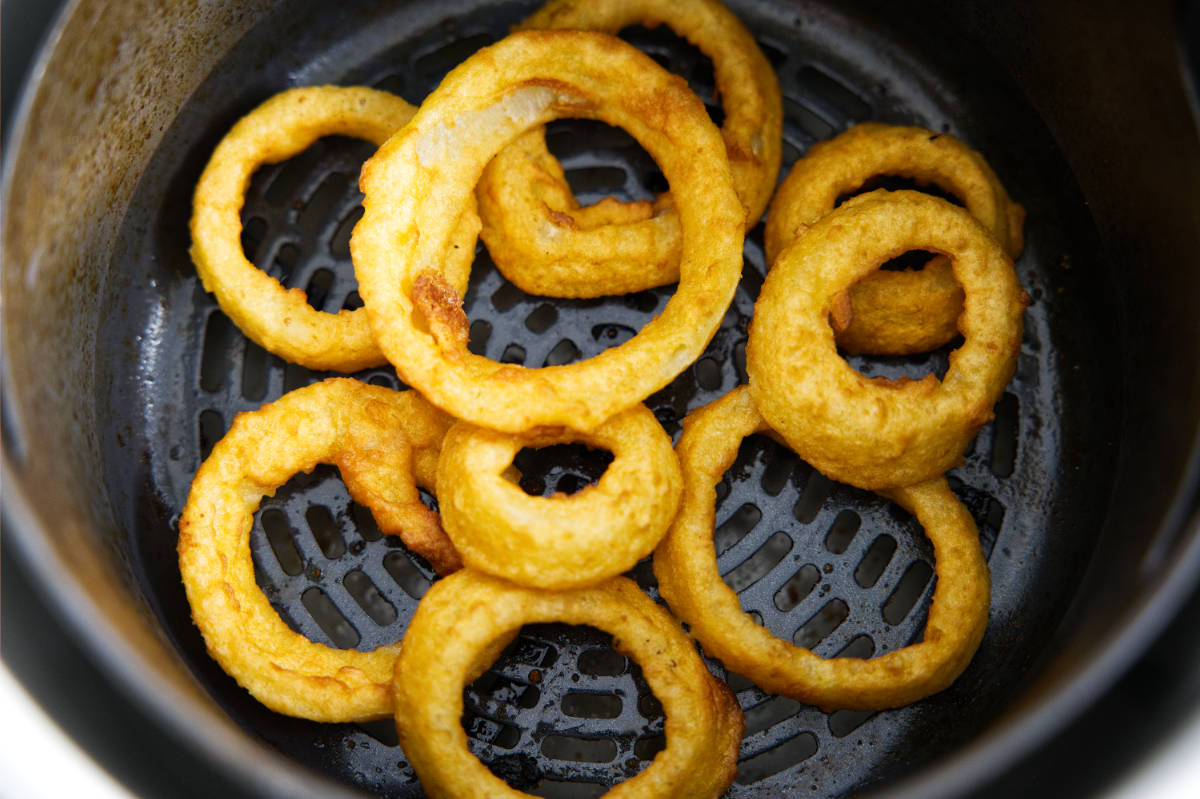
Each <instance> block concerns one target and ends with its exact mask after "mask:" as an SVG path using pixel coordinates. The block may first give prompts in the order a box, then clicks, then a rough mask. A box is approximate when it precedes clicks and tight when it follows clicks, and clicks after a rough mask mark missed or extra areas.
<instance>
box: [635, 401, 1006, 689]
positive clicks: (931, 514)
mask: <svg viewBox="0 0 1200 799" xmlns="http://www.w3.org/2000/svg"><path fill="white" fill-rule="evenodd" d="M683 425H684V428H683V435H682V436H681V437H680V439H679V444H678V447H677V449H678V451H679V457H680V461H681V462H682V464H683V473H684V498H683V504H682V506H681V508H680V511H679V516H678V517H677V518H676V520H675V523H674V524H673V525H671V530H670V532H668V533H667V537H666V538H664V539H663V542H662V543H661V544H660V545H659V547H658V549H657V550H655V552H654V575H655V577H657V578H658V589H659V592H660V593H661V594H662V596H663V598H664V599H665V600H666V601H667V604H668V605H669V606H670V608H671V610H672V612H674V613H675V615H676V616H678V617H679V618H680V619H681V620H682V621H684V622H686V623H687V625H688V627H689V630H690V632H691V634H692V636H694V637H695V638H696V640H698V641H699V642H700V643H701V645H702V646H703V647H704V651H705V652H707V653H708V654H710V655H712V656H714V657H716V658H719V659H720V660H721V661H722V662H723V663H724V664H725V666H726V668H728V669H730V670H731V671H735V672H737V673H738V674H742V675H744V676H746V677H747V678H749V679H751V680H753V681H754V682H755V683H756V684H758V686H759V687H760V688H762V689H763V690H765V691H769V692H771V693H777V694H782V695H784V696H789V697H792V698H793V699H796V700H798V701H801V702H804V703H806V704H812V705H816V706H818V707H820V708H822V709H823V710H835V709H839V708H849V709H854V710H881V709H883V708H888V707H899V706H900V705H905V704H908V703H910V702H915V701H917V700H918V699H921V698H923V697H925V696H929V695H930V694H933V693H936V692H938V691H941V690H942V689H944V688H946V687H947V686H948V685H950V683H952V682H953V681H954V680H955V679H956V678H957V677H958V675H959V674H961V673H962V671H963V669H965V668H966V666H967V664H968V663H969V662H970V660H971V658H972V656H973V655H974V654H975V650H976V649H977V648H978V647H979V642H980V640H981V639H982V637H983V632H984V628H985V627H986V626H987V618H988V603H989V593H990V579H989V577H988V568H987V563H986V562H985V561H984V558H983V552H982V549H981V548H980V545H979V533H978V531H977V530H976V527H975V522H974V521H973V520H972V519H971V515H970V513H968V512H967V510H966V508H964V507H963V505H962V503H960V502H959V501H958V499H957V498H955V496H954V494H953V493H951V491H950V489H949V487H948V486H947V484H946V481H945V479H944V478H940V477H939V478H937V479H934V480H930V481H928V482H926V483H922V484H920V485H915V486H910V487H907V488H901V489H896V490H894V491H891V492H888V493H887V496H888V497H889V498H891V499H892V500H894V501H895V502H897V503H898V504H900V505H901V506H902V507H904V508H905V509H907V510H908V511H910V512H911V513H913V514H914V515H915V516H916V517H917V521H918V522H920V524H921V526H922V527H924V528H925V534H926V535H927V536H928V537H929V540H930V541H931V542H933V551H934V558H935V561H936V568H937V586H936V588H935V589H934V594H933V604H932V605H931V607H930V609H929V618H928V621H927V622H926V624H925V633H924V638H923V640H922V641H921V642H919V643H915V644H911V645H909V646H907V647H904V648H903V649H899V650H896V651H894V652H889V653H888V654H885V655H881V656H879V657H876V658H873V659H870V660H863V659H859V658H845V657H843V658H829V659H824V658H821V657H818V656H817V655H815V654H813V653H812V652H811V651H809V650H807V649H804V648H801V647H798V646H796V645H795V644H793V643H791V642H790V641H786V640H783V639H780V638H776V637H775V636H774V635H772V634H771V632H770V631H769V630H767V629H766V628H764V627H763V626H761V625H760V624H757V623H755V621H754V620H753V619H752V618H751V617H750V616H749V615H747V614H746V613H745V612H743V610H742V607H741V605H740V604H739V602H738V596H737V594H736V593H734V592H733V590H732V589H730V588H729V586H727V585H726V584H725V583H724V581H722V579H721V575H720V574H719V573H718V571H717V560H716V553H715V551H714V548H713V525H714V518H715V510H714V505H715V503H716V486H717V484H718V483H719V482H721V478H722V476H723V475H724V474H725V472H726V471H727V470H728V469H729V468H730V466H732V464H733V462H734V459H735V458H736V457H737V453H738V447H739V445H740V444H741V442H742V439H743V438H745V437H746V436H749V435H752V434H754V433H770V432H771V430H770V428H769V427H768V426H767V424H766V422H765V420H764V419H763V418H762V416H761V415H760V414H759V412H758V410H757V408H756V407H755V406H754V403H753V401H752V400H751V398H750V395H749V392H747V391H746V390H745V388H737V389H734V390H733V391H732V392H730V393H729V394H727V395H725V396H724V397H722V398H721V399H719V400H717V401H716V402H713V403H711V404H710V405H707V406H705V407H703V408H700V409H698V410H696V411H693V412H692V413H691V414H689V415H688V417H687V418H686V419H685V420H684V423H683Z"/></svg>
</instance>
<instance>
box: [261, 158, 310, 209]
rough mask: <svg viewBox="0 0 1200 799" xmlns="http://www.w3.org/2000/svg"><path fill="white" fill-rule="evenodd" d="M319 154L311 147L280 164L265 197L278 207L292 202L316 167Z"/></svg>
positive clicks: (264, 194)
mask: <svg viewBox="0 0 1200 799" xmlns="http://www.w3.org/2000/svg"><path fill="white" fill-rule="evenodd" d="M318 155H319V154H318V152H317V150H316V149H314V148H311V147H310V148H307V149H305V150H303V151H302V152H299V153H297V154H296V155H294V156H292V157H291V158H289V159H287V160H286V161H284V162H283V163H282V164H280V165H279V167H278V168H277V169H276V171H275V176H274V177H273V178H271V179H270V181H271V182H270V184H269V185H268V186H267V190H266V191H265V192H264V193H263V198H264V199H265V200H266V201H267V202H268V203H270V204H271V205H273V206H275V207H276V208H283V207H284V206H286V205H289V204H291V202H292V198H293V197H294V196H295V195H296V192H297V191H299V190H300V186H301V185H303V183H304V181H305V180H306V179H307V178H308V176H309V175H311V174H312V171H313V169H315V168H316V161H317V158H318Z"/></svg>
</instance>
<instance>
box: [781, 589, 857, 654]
mask: <svg viewBox="0 0 1200 799" xmlns="http://www.w3.org/2000/svg"><path fill="white" fill-rule="evenodd" d="M849 616H850V607H849V606H848V605H847V604H846V603H845V602H843V601H842V600H840V599H832V600H830V601H829V602H828V603H827V604H826V605H825V607H823V608H821V609H820V610H818V611H817V612H816V614H814V615H813V617H812V618H811V619H809V620H808V621H807V622H805V623H804V626H803V627H801V628H800V629H799V630H796V634H795V635H793V636H792V640H793V641H795V642H796V646H799V647H803V648H805V649H815V648H816V646H817V644H819V643H821V642H822V641H824V640H825V639H826V638H828V637H829V635H830V633H832V632H833V631H834V630H836V629H837V628H838V627H841V626H842V622H844V621H845V620H846V619H847V618H848V617H849Z"/></svg>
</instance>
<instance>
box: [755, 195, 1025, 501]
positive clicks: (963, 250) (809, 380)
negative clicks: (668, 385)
mask: <svg viewBox="0 0 1200 799" xmlns="http://www.w3.org/2000/svg"><path fill="white" fill-rule="evenodd" d="M914 249H924V250H932V251H934V252H940V253H943V254H945V255H948V256H950V259H951V266H952V268H953V270H954V276H955V278H956V279H957V280H958V282H959V283H960V284H961V285H962V286H963V289H964V291H965V293H966V300H965V302H964V304H963V313H962V316H961V317H960V319H959V328H960V329H961V330H962V333H963V336H964V338H965V341H964V343H963V344H962V346H961V347H959V348H958V349H956V350H955V351H954V352H952V353H951V354H950V364H949V368H948V369H947V371H946V375H945V378H944V379H943V380H941V381H940V382H939V381H938V380H937V378H936V377H934V376H933V375H927V376H926V377H925V378H924V379H923V380H898V381H890V380H885V379H881V378H874V379H872V378H868V377H864V376H863V375H862V374H860V373H859V372H857V371H855V370H854V369H853V368H851V366H850V365H849V364H848V363H846V361H845V360H843V359H842V358H841V356H839V355H838V352H837V347H836V345H835V343H834V334H833V330H832V329H831V328H830V322H829V317H830V315H831V314H832V313H834V312H835V310H836V307H837V305H838V303H839V301H840V300H841V299H844V297H845V292H846V290H847V289H848V288H850V286H851V285H852V284H853V283H854V282H855V281H857V280H858V279H860V278H861V277H863V276H864V275H866V274H869V273H870V272H871V271H872V270H874V269H875V268H876V267H878V266H879V264H881V263H883V262H884V261H887V260H888V259H889V258H894V257H895V256H896V255H899V254H901V253H904V252H907V251H909V250H914ZM1028 302H1029V297H1028V295H1026V294H1025V293H1024V292H1023V291H1022V290H1021V286H1020V284H1019V283H1018V282H1017V276H1016V273H1015V271H1014V269H1013V265H1012V261H1011V260H1010V259H1009V257H1008V256H1007V255H1006V254H1005V253H1004V251H1003V250H1002V249H1001V248H1000V246H999V245H998V244H997V243H996V240H995V239H994V238H992V236H991V234H990V233H988V232H987V230H986V229H984V227H983V226H982V225H981V224H980V223H979V222H978V221H977V220H976V219H975V218H974V217H972V216H971V215H970V214H968V213H967V212H966V211H964V210H962V209H961V208H959V207H957V206H955V205H952V204H951V203H948V202H946V201H945V200H941V199H939V198H937V197H933V196H931V195H928V194H923V193H921V192H916V191H896V192H888V191H883V190H879V191H874V192H871V193H869V194H863V195H859V196H858V197H855V198H853V199H851V200H848V201H847V202H846V203H844V204H843V205H842V206H841V207H839V208H838V209H837V210H836V211H834V212H833V213H831V214H828V215H826V216H825V217H823V218H821V219H820V220H819V221H817V222H816V224H814V225H813V226H812V227H811V228H810V229H809V230H808V232H807V233H805V234H804V235H803V236H802V237H800V239H799V240H798V241H796V243H794V244H793V245H791V246H790V247H788V248H787V249H786V250H784V251H783V253H782V254H781V255H780V256H779V258H778V259H777V260H776V261H775V264H774V266H772V268H771V270H770V271H769V272H768V273H767V278H766V280H765V281H764V283H763V287H762V291H761V292H760V294H759V297H758V301H757V302H756V303H755V306H754V318H753V319H752V320H751V322H750V333H749V337H748V339H747V342H746V371H747V373H748V374H749V377H750V394H751V395H752V396H753V397H754V401H755V402H756V403H757V404H758V407H759V410H761V411H762V414H763V416H764V417H766V419H767V421H768V423H770V425H771V427H773V428H774V429H775V430H777V431H778V432H779V433H780V435H782V436H783V437H784V439H786V441H787V443H788V445H789V446H790V447H791V448H792V449H794V450H795V451H796V452H797V453H798V454H799V455H800V457H801V458H803V459H804V460H806V461H808V462H809V463H810V464H812V465H813V467H815V468H816V469H818V470H820V471H821V472H822V473H824V474H825V475H827V476H828V477H830V478H831V479H834V480H838V481H841V482H843V483H849V484H851V485H854V486H858V487H859V488H868V489H882V488H894V487H897V486H904V485H912V484H914V483H919V482H923V481H925V480H928V479H930V478H933V477H936V476H938V475H940V474H942V473H943V472H945V471H946V470H947V469H950V468H951V467H953V466H956V465H958V464H959V463H960V462H961V461H962V453H963V451H964V450H965V449H966V446H967V444H968V443H969V442H970V440H971V439H972V438H973V437H974V435H975V434H976V433H977V432H978V431H979V428H980V427H982V426H983V425H984V424H985V423H986V422H988V421H989V420H990V419H991V418H992V416H993V413H992V408H993V406H994V405H995V403H996V401H997V400H998V399H999V398H1000V394H1001V392H1002V391H1003V390H1004V386H1005V385H1006V384H1007V383H1008V381H1009V379H1010V378H1011V377H1012V375H1013V371H1014V369H1015V368H1016V363H1017V355H1018V353H1019V351H1020V346H1021V314H1022V312H1023V311H1024V309H1025V306H1026V305H1027V304H1028Z"/></svg>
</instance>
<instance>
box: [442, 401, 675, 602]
mask: <svg viewBox="0 0 1200 799" xmlns="http://www.w3.org/2000/svg"><path fill="white" fill-rule="evenodd" d="M571 442H582V443H584V444H587V445H588V446H590V447H595V448H598V449H605V450H608V451H609V452H611V453H612V454H613V461H612V463H611V464H609V467H608V468H607V469H606V470H605V472H604V474H603V475H602V476H601V477H600V480H599V482H598V483H597V484H596V485H594V486H587V487H586V488H584V489H583V490H582V491H579V492H578V493H575V494H570V495H568V494H555V495H554V496H551V497H534V496H530V495H528V494H526V493H525V492H524V491H523V490H522V489H521V487H520V486H518V485H517V484H516V483H514V482H513V481H511V480H509V479H506V478H505V476H504V475H505V472H506V471H507V470H508V469H509V468H510V467H511V466H512V462H513V458H514V457H515V456H516V454H517V453H518V452H520V450H521V449H522V448H523V447H534V448H538V447H548V446H551V445H553V444H565V443H571ZM437 482H438V485H439V486H441V487H442V489H441V491H440V492H439V493H438V507H439V508H440V510H441V514H442V523H443V524H444V525H445V528H446V533H447V534H448V535H449V536H450V540H451V541H453V542H454V546H455V547H456V548H457V549H458V551H459V552H460V553H462V558H463V563H465V564H466V565H467V566H468V567H470V568H473V569H479V570H480V571H485V572H487V573H489V574H494V575H497V576H499V577H504V578H505V579H508V580H511V581H513V582H514V583H517V584H518V585H525V586H529V587H532V588H553V589H562V588H581V587H585V586H589V585H595V584H597V583H599V582H601V581H603V580H605V579H608V578H609V577H615V576H617V575H619V574H621V573H623V572H626V571H628V570H629V569H631V568H633V566H634V565H635V564H636V563H637V562H638V561H639V560H641V559H642V558H644V557H646V556H647V555H649V554H650V552H651V551H653V549H654V547H655V545H656V544H658V542H659V540H660V539H661V538H662V537H663V535H664V534H665V533H666V531H667V526H668V525H669V524H670V523H671V520H672V519H673V518H675V511H676V509H677V508H678V507H679V495H680V492H681V491H682V486H683V480H682V477H681V476H680V472H679V459H678V458H677V457H676V456H675V450H674V448H673V447H672V446H671V438H670V436H668V435H667V433H666V431H665V430H663V428H662V425H660V424H659V423H658V420H657V419H655V418H654V414H653V413H651V412H650V410H649V409H648V408H646V406H645V405H635V406H634V407H633V408H630V409H629V410H627V411H623V412H622V413H619V414H617V415H616V416H614V417H613V418H612V419H609V420H608V421H607V422H605V423H604V424H602V425H601V426H600V427H598V428H596V429H595V430H594V431H592V432H590V433H577V432H574V431H572V430H542V431H539V432H538V433H537V434H536V435H527V434H526V435H516V434H512V433H497V432H494V431H491V430H487V429H485V428H481V427H475V426H474V425H470V424H467V423H465V422H460V423H458V424H456V425H455V426H454V427H453V428H451V430H450V432H449V433H448V434H447V436H446V440H445V442H444V443H443V445H442V455H441V458H440V460H439V461H438V481H437Z"/></svg>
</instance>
